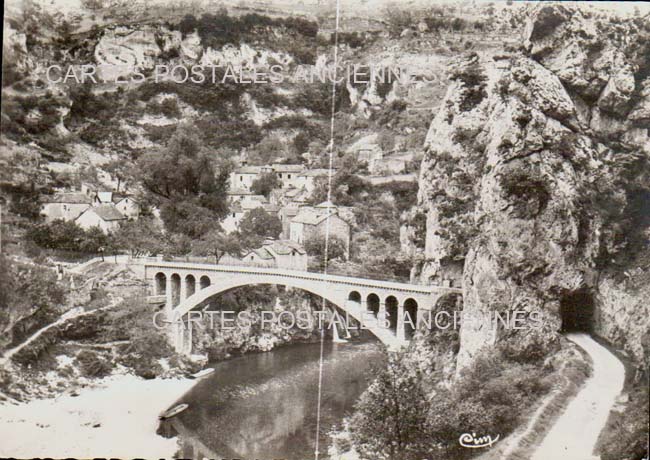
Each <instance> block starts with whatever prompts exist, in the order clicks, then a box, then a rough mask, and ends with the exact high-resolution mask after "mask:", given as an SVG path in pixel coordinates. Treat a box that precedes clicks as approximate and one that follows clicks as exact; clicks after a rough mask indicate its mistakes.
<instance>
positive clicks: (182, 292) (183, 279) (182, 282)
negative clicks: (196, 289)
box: [179, 277, 187, 303]
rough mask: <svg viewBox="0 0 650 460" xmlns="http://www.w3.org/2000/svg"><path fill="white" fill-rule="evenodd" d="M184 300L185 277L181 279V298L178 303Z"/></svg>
mask: <svg viewBox="0 0 650 460" xmlns="http://www.w3.org/2000/svg"><path fill="white" fill-rule="evenodd" d="M185 299H187V280H186V279H185V277H182V278H181V298H180V302H182V301H184V300H185ZM180 302H179V303H180Z"/></svg>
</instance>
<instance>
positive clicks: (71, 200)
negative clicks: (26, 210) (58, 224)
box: [41, 192, 92, 222]
mask: <svg viewBox="0 0 650 460" xmlns="http://www.w3.org/2000/svg"><path fill="white" fill-rule="evenodd" d="M91 204H92V198H91V197H89V196H87V195H86V194H84V193H78V192H72V193H57V194H55V195H53V196H51V197H48V198H47V199H46V200H45V201H44V203H43V205H42V208H41V214H43V215H44V216H45V220H46V221H47V222H51V221H53V220H56V219H63V220H75V219H76V218H77V217H79V216H80V215H81V213H83V212H84V211H85V210H86V209H88V208H90V206H91Z"/></svg>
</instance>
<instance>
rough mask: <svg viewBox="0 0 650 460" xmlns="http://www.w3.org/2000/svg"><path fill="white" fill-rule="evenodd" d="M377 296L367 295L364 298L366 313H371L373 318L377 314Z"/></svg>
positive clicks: (378, 301)
mask: <svg viewBox="0 0 650 460" xmlns="http://www.w3.org/2000/svg"><path fill="white" fill-rule="evenodd" d="M379 303H380V300H379V296H378V295H377V294H368V297H366V307H367V309H368V311H371V312H372V313H373V314H374V315H375V316H377V313H379Z"/></svg>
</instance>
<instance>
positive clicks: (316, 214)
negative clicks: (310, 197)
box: [291, 207, 336, 225]
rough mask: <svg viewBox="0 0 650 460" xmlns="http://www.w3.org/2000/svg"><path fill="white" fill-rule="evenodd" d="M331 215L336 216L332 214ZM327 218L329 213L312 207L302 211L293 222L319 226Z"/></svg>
mask: <svg viewBox="0 0 650 460" xmlns="http://www.w3.org/2000/svg"><path fill="white" fill-rule="evenodd" d="M330 215H336V214H334V213H330ZM327 216H328V213H327V212H326V211H321V210H316V209H314V208H311V207H305V208H301V209H300V212H299V213H298V214H297V215H296V216H295V217H294V218H293V219H291V222H292V223H293V222H296V223H300V224H307V225H318V224H320V223H321V222H322V221H324V220H325V219H326V218H327Z"/></svg>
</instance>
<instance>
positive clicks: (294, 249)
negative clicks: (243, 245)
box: [241, 240, 309, 271]
mask: <svg viewBox="0 0 650 460" xmlns="http://www.w3.org/2000/svg"><path fill="white" fill-rule="evenodd" d="M241 260H242V261H243V262H244V263H250V264H251V265H262V266H268V267H274V268H281V269H285V270H303V271H307V264H308V262H309V260H308V256H307V252H306V251H305V250H304V248H303V247H302V246H301V245H300V244H297V243H296V242H294V241H287V240H266V241H265V242H264V244H263V245H262V247H260V248H257V249H253V250H252V251H249V252H248V253H247V254H245V255H244V256H243V257H242V258H241Z"/></svg>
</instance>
